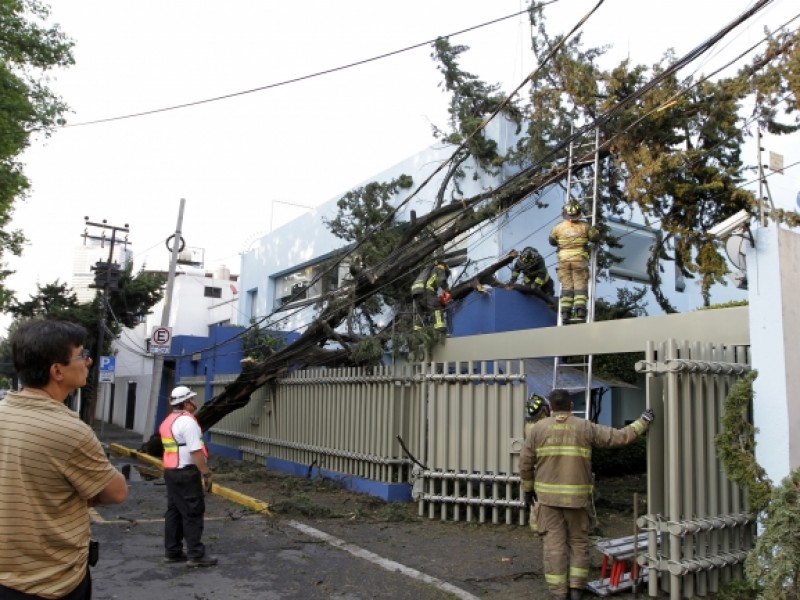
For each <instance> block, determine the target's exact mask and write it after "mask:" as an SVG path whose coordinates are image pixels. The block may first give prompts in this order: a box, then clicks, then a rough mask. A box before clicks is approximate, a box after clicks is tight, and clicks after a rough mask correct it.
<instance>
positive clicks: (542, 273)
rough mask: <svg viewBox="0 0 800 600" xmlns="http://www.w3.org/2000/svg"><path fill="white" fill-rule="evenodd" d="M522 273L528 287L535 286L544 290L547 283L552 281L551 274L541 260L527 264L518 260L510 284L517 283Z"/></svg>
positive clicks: (512, 271) (512, 270) (512, 269)
mask: <svg viewBox="0 0 800 600" xmlns="http://www.w3.org/2000/svg"><path fill="white" fill-rule="evenodd" d="M520 273H521V274H522V275H524V277H523V281H524V282H525V284H526V285H531V284H533V285H535V286H536V287H538V288H544V287H545V286H546V285H547V282H548V281H550V274H549V273H548V272H547V267H546V266H545V264H544V261H543V260H541V259H539V260H536V261H530V262H527V263H525V262H523V261H521V260H520V259H517V260H516V261H515V262H514V266H513V267H512V268H511V280H510V281H509V283H516V282H517V279H519V276H520Z"/></svg>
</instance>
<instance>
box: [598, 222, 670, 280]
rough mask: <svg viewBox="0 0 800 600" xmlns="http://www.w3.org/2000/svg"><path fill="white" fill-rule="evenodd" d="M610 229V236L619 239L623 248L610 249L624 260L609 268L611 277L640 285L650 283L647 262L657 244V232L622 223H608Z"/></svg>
mask: <svg viewBox="0 0 800 600" xmlns="http://www.w3.org/2000/svg"><path fill="white" fill-rule="evenodd" d="M608 228H609V234H610V235H611V236H613V237H615V238H617V241H618V242H619V244H620V246H622V247H621V248H610V249H609V251H610V252H611V254H613V255H614V256H616V257H617V258H620V259H622V261H621V262H618V263H616V264H613V265H611V267H609V269H608V273H609V275H611V276H612V277H616V278H618V279H627V280H629V281H636V282H640V283H647V282H649V281H650V278H649V277H648V275H647V261H648V260H649V259H650V255H651V253H652V248H653V245H654V244H655V242H656V239H657V236H658V234H657V232H656V231H654V230H653V229H650V228H649V227H643V226H641V225H634V224H633V223H623V222H621V221H608Z"/></svg>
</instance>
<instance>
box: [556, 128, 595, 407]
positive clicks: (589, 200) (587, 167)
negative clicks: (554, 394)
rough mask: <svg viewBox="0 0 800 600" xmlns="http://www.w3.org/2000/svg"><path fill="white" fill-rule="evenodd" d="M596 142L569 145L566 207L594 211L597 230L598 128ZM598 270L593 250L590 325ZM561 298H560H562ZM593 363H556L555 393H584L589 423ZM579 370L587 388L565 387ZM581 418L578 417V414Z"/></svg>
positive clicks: (583, 140) (558, 360) (589, 358)
mask: <svg viewBox="0 0 800 600" xmlns="http://www.w3.org/2000/svg"><path fill="white" fill-rule="evenodd" d="M592 136H593V139H587V138H580V137H579V138H577V139H575V140H573V141H572V142H571V143H570V145H569V157H568V162H567V187H566V198H565V204H566V202H567V201H568V200H569V199H570V197H572V198H574V199H576V200H577V201H578V202H579V203H580V205H581V207H582V208H583V209H584V210H586V209H587V208H589V207H591V218H590V224H591V225H592V227H594V226H595V219H596V214H597V177H598V172H599V167H600V130H599V129H597V128H595V129H594V131H592ZM596 270H597V248H596V247H595V246H592V248H591V255H590V258H589V289H588V290H587V291H588V295H587V298H586V322H587V323H593V322H594V297H595V279H596V278H595V274H596ZM559 295H560V294H559ZM561 314H562V313H561V309H560V307H559V310H558V326H559V327H560V326H562V325H565V324H566V323H564V322H563V321H562V318H561ZM592 362H593V356H592V355H591V354H588V355H585V356H583V357H581V359H580V360H579V361H578V362H570V363H565V362H564V357H561V356H556V357H555V358H554V359H553V389H555V388H557V387H560V388H565V389H567V390H568V391H569V392H570V393H575V392H579V391H583V392H584V398H585V402H586V407H585V410H583V411H579V414H580V415H581V416H583V417H584V418H585V419H591V418H592V417H594V416H595V415H593V414H592V412H593V411H592ZM566 367H568V368H570V369H579V370H581V371H582V373H583V375H584V377H583V380H584V381H583V386H581V387H577V386H575V385H570V384H568V383H564V380H565V379H566V378H565V377H564V376H563V370H564V368H566ZM576 414H578V413H576Z"/></svg>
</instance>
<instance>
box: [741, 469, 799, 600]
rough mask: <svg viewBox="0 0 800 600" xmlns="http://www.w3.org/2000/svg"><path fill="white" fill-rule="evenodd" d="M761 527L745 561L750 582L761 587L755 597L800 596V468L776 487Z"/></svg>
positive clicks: (789, 599)
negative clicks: (799, 533) (798, 533)
mask: <svg viewBox="0 0 800 600" xmlns="http://www.w3.org/2000/svg"><path fill="white" fill-rule="evenodd" d="M762 523H763V525H764V529H763V531H762V532H761V534H760V535H759V536H758V539H757V540H756V544H755V546H754V547H753V550H751V551H750V553H749V554H748V556H747V559H746V560H745V573H746V575H747V579H748V581H750V582H751V584H754V585H758V586H760V587H761V588H762V589H761V593H760V594H759V595H758V600H798V599H800V536H798V535H797V532H798V531H800V469H796V470H795V471H793V472H792V474H791V475H789V476H788V477H786V478H785V479H784V480H783V481H782V482H781V485H779V486H775V488H773V490H772V495H771V497H770V500H769V509H768V511H767V515H766V517H765V518H764V519H763V521H762Z"/></svg>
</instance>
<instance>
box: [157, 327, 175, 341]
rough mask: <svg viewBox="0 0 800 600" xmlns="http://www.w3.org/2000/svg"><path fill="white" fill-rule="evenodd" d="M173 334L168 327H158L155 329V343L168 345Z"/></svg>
mask: <svg viewBox="0 0 800 600" xmlns="http://www.w3.org/2000/svg"><path fill="white" fill-rule="evenodd" d="M170 337H171V334H170V332H169V329H168V328H167V327H156V328H155V329H153V342H155V343H156V344H168V343H169V338H170Z"/></svg>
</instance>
